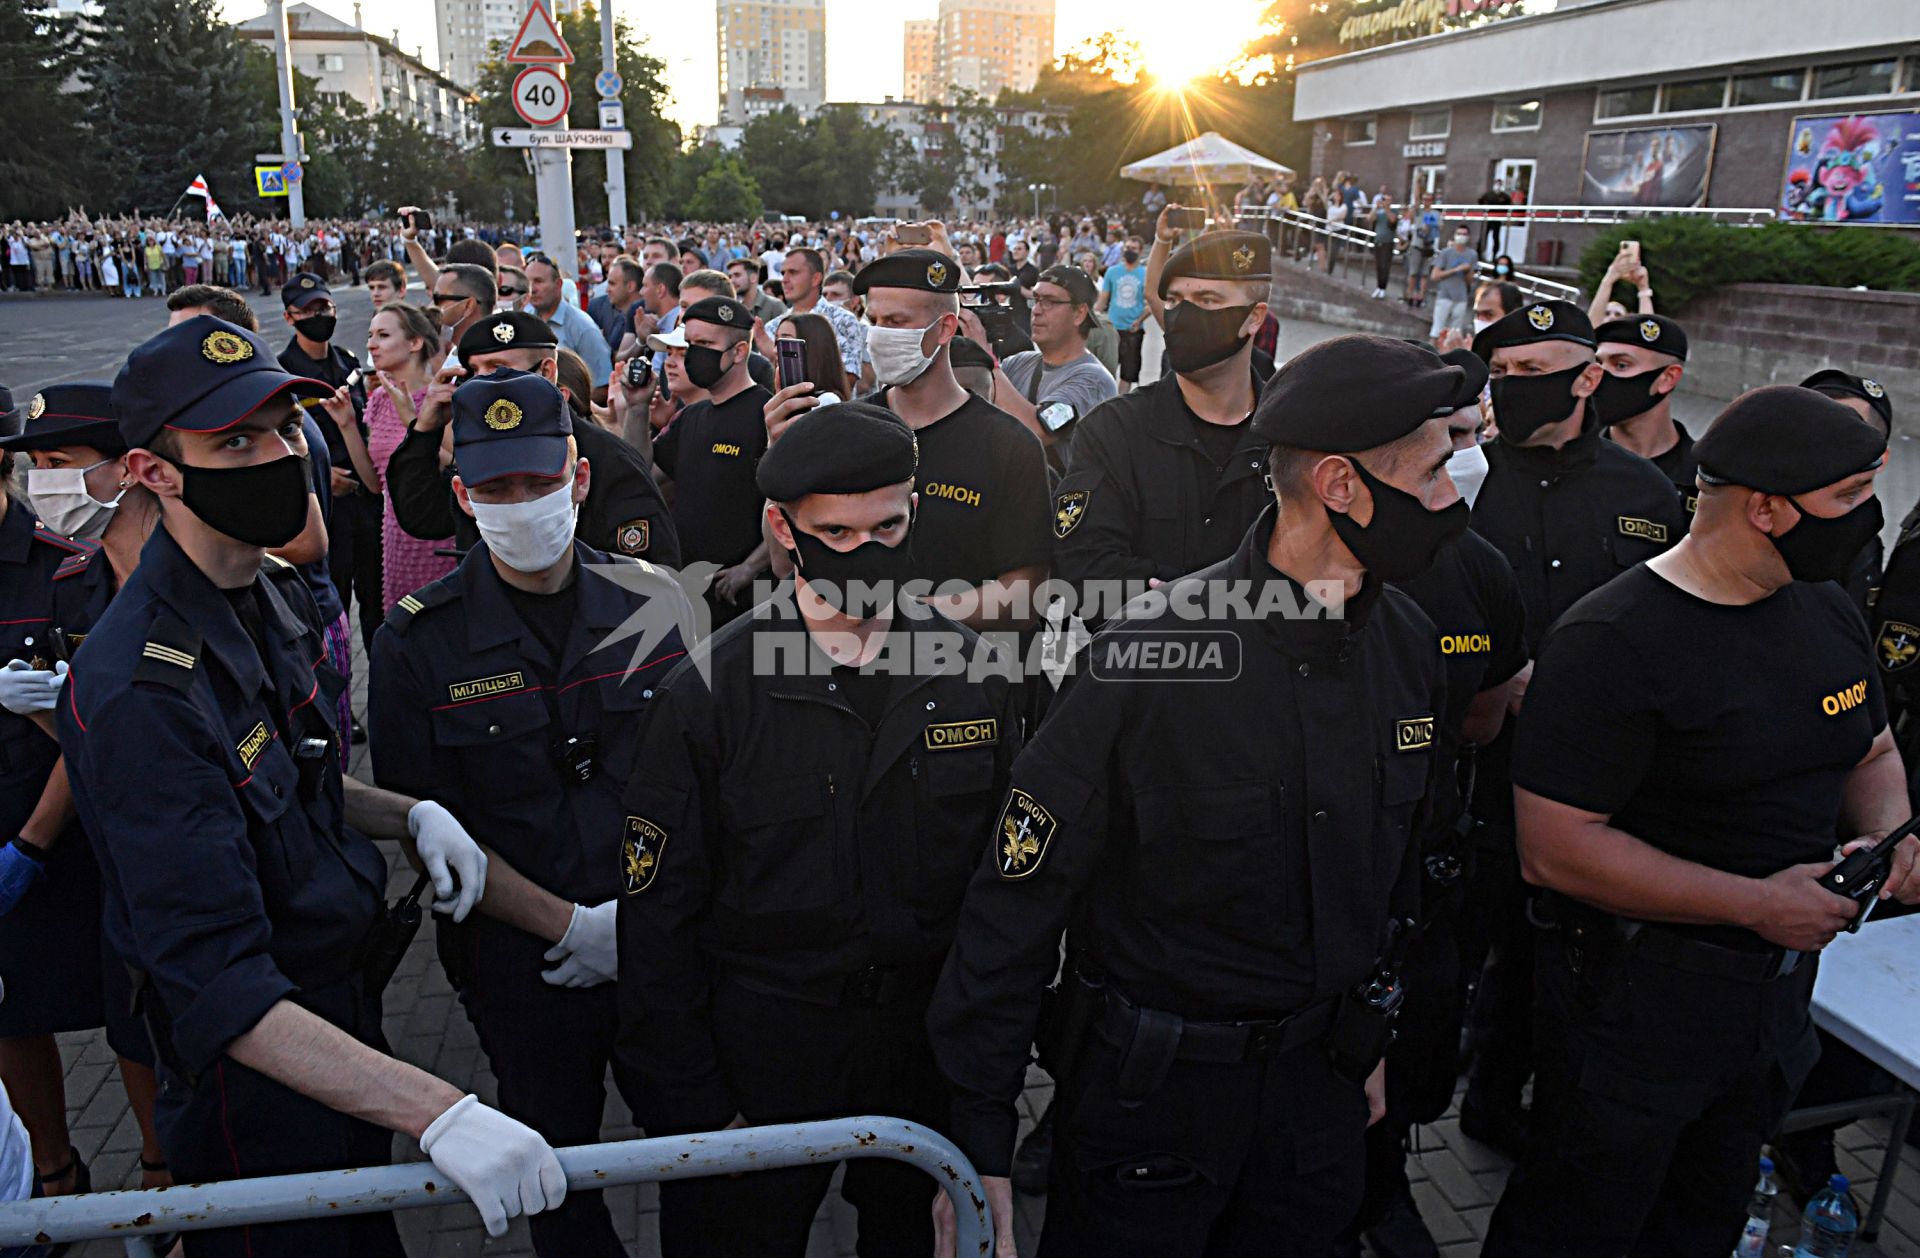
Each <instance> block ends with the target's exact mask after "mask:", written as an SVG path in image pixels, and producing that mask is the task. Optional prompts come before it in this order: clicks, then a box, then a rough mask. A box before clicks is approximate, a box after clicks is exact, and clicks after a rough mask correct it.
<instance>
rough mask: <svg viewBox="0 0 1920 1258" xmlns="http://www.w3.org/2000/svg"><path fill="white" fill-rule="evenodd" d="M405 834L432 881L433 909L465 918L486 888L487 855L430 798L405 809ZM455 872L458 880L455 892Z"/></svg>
mask: <svg viewBox="0 0 1920 1258" xmlns="http://www.w3.org/2000/svg"><path fill="white" fill-rule="evenodd" d="M407 833H408V834H411V835H412V836H413V845H414V847H415V849H416V850H418V851H419V853H420V863H421V864H422V865H424V866H426V870H427V877H428V878H429V879H431V880H432V882H433V911H434V912H436V913H451V914H453V920H454V921H456V922H463V921H465V920H466V919H467V914H468V913H470V912H472V911H473V906H474V905H476V904H478V903H480V897H481V895H482V894H484V893H485V891H486V889H487V854H486V853H485V852H483V851H481V850H480V845H479V844H478V843H475V842H474V841H473V836H472V835H470V834H468V833H467V830H466V827H465V826H463V825H461V824H460V823H459V822H458V821H456V820H455V819H454V816H453V814H452V813H450V812H448V811H447V810H446V809H445V808H442V807H441V806H440V805H439V804H436V803H434V802H433V801H432V800H430V799H423V800H421V801H420V802H419V803H417V804H415V805H414V806H413V807H412V808H409V809H408V810H407ZM455 875H458V876H459V879H460V886H459V889H458V892H457V893H456V891H455V888H454V877H455Z"/></svg>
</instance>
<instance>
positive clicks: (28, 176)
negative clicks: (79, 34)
mask: <svg viewBox="0 0 1920 1258" xmlns="http://www.w3.org/2000/svg"><path fill="white" fill-rule="evenodd" d="M74 35H75V31H74V30H73V26H72V22H71V19H58V18H55V17H53V16H51V15H50V14H47V13H39V12H34V11H31V10H29V9H28V8H27V7H26V6H25V5H23V4H20V3H10V4H0V83H5V84H6V85H7V107H6V108H5V109H3V110H0V219H15V218H25V219H36V218H51V217H54V216H56V215H59V216H64V215H65V213H66V211H67V208H68V207H69V206H77V205H79V204H81V203H82V202H84V201H85V200H86V199H87V196H86V192H87V189H86V179H85V176H86V171H85V170H84V168H83V167H82V165H81V163H80V160H79V159H80V155H81V154H83V153H84V152H86V145H85V144H84V143H82V141H81V132H80V128H79V126H78V121H77V119H76V117H75V114H74V110H73V107H72V103H71V101H70V100H68V99H63V98H62V97H61V95H60V84H61V82H62V81H63V80H65V78H66V77H67V75H68V74H69V73H70V72H71V71H72V68H73V63H74ZM49 157H52V158H53V159H54V160H48V159H49Z"/></svg>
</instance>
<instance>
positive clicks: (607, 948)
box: [368, 368, 690, 1258]
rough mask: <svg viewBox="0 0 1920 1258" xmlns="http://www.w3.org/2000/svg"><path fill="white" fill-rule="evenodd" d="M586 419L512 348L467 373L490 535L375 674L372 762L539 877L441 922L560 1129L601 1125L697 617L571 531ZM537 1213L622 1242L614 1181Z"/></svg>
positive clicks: (389, 630) (505, 1082)
mask: <svg viewBox="0 0 1920 1258" xmlns="http://www.w3.org/2000/svg"><path fill="white" fill-rule="evenodd" d="M575 430H576V426H575V425H574V424H573V423H572V422H571V419H570V417H569V414H568V407H567V403H566V400H565V398H564V397H563V396H562V395H561V393H560V391H559V390H558V389H556V388H555V387H554V386H553V385H551V384H549V383H547V381H546V380H544V379H543V378H541V377H540V376H537V375H532V374H529V373H527V372H522V371H514V370H512V369H511V368H502V369H500V370H498V371H495V372H492V373H490V374H488V375H483V376H476V377H474V378H473V379H471V380H469V381H467V382H466V383H465V384H463V385H462V386H461V387H460V389H459V390H458V391H457V392H456V393H455V394H454V397H453V449H454V457H455V458H456V459H457V460H458V462H459V465H460V475H459V476H458V477H456V478H455V480H454V488H455V492H456V493H457V494H458V495H459V498H460V506H461V510H462V511H463V512H464V513H466V514H468V515H471V516H472V517H473V518H474V520H475V521H476V522H477V524H478V526H479V529H480V537H481V541H480V544H479V545H476V546H475V547H474V548H473V549H471V550H469V551H468V552H467V555H466V558H465V559H464V560H462V561H461V564H460V567H459V568H457V569H456V570H455V571H454V572H453V573H452V574H451V575H449V576H447V577H445V578H443V579H441V580H439V581H436V582H434V583H432V584H431V585H428V586H426V587H425V588H424V589H421V590H418V591H416V592H415V593H413V594H410V595H408V596H407V597H406V598H404V599H402V600H400V603H399V605H398V606H396V607H395V608H394V609H393V611H392V613H390V614H389V615H388V617H387V622H386V627H385V628H384V629H383V630H382V631H381V633H380V634H379V635H378V637H376V638H375V640H374V654H373V676H372V682H371V684H370V686H369V689H368V704H369V714H368V721H369V726H370V730H369V732H370V733H371V735H372V740H371V741H372V750H373V768H374V776H375V780H376V781H378V782H379V783H380V785H382V786H385V787H389V788H391V789H393V790H397V791H403V792H406V793H408V794H414V795H424V794H429V793H431V794H433V795H435V796H436V798H437V799H438V800H439V801H440V802H441V803H443V804H445V805H446V806H447V807H448V808H449V809H450V810H451V811H452V812H453V814H454V816H455V817H457V818H459V819H461V821H462V822H463V824H464V825H465V826H466V827H467V829H468V830H469V831H470V832H471V833H472V834H473V835H474V836H475V838H477V839H478V840H479V841H480V842H481V843H483V844H485V845H486V847H487V848H488V850H489V853H490V854H496V855H497V856H498V857H499V858H502V859H504V860H505V861H507V862H508V863H509V864H511V865H512V866H513V868H515V869H516V870H518V871H519V872H520V873H521V874H522V875H524V876H525V877H526V878H528V879H530V880H531V882H532V884H533V885H532V888H531V889H530V892H529V894H528V895H527V896H526V897H525V901H526V903H527V905H528V906H529V907H526V908H520V907H516V906H513V905H501V904H497V903H495V902H494V901H495V896H493V895H490V896H489V899H488V901H486V902H483V903H482V905H481V913H482V916H480V917H478V918H475V919H473V920H470V921H468V922H467V923H465V924H464V925H461V926H458V927H442V928H441V930H440V932H439V934H438V942H439V946H440V951H441V956H442V958H443V961H444V963H445V965H446V968H447V972H448V975H449V977H450V978H452V979H453V980H454V981H455V984H456V986H457V987H458V989H459V991H460V998H461V1001H462V1003H463V1004H464V1005H465V1006H466V1009H467V1013H468V1016H469V1017H471V1018H472V1020H473V1023H474V1027H475V1029H476V1030H477V1031H479V1033H480V1042H481V1044H482V1045H483V1046H485V1048H486V1050H487V1057H488V1060H489V1061H490V1062H491V1063H492V1065H493V1073H494V1075H495V1077H496V1078H497V1079H499V1081H500V1106H501V1109H503V1110H504V1111H505V1112H506V1113H508V1114H511V1115H513V1116H514V1117H516V1118H519V1119H521V1120H522V1121H524V1122H526V1123H528V1124H530V1125H531V1126H532V1127H533V1128H534V1129H535V1130H537V1131H539V1132H540V1134H541V1135H543V1136H545V1137H546V1138H547V1140H548V1141H550V1142H551V1143H553V1144H556V1145H574V1144H590V1143H592V1142H593V1141H594V1140H596V1139H598V1137H599V1131H600V1113H601V1110H602V1109H603V1108H604V1106H605V1099H606V1098H605V1095H604V1092H605V1080H606V1074H607V1061H608V1057H609V1054H610V1053H611V1051H612V1047H613V1038H614V1031H615V1010H614V998H613V988H612V986H611V980H612V979H613V977H614V949H613V942H614V914H615V913H616V911H617V910H618V908H619V901H618V899H617V897H618V895H619V892H620V887H621V881H622V876H621V871H620V838H621V834H622V829H623V824H624V817H625V813H624V811H623V810H622V808H621V805H620V795H621V792H622V790H623V789H624V788H625V786H626V780H627V773H628V771H629V769H630V767H631V765H632V762H633V752H634V745H635V742H636V741H637V739H638V737H639V729H640V723H641V717H642V715H643V714H644V712H645V710H646V703H647V697H648V696H649V695H650V694H652V693H653V687H654V686H655V685H657V684H658V683H659V681H660V679H661V678H662V677H663V676H664V675H665V670H666V664H667V661H669V660H673V659H677V658H679V657H680V656H681V655H682V654H684V648H683V646H682V643H681V638H680V634H679V630H678V629H677V628H676V625H678V624H682V623H690V613H689V610H688V609H685V608H684V596H682V595H681V594H680V592H679V587H678V586H676V585H674V583H673V581H672V580H671V579H670V578H668V577H666V576H665V575H664V574H659V575H658V576H657V577H654V579H653V580H651V581H649V582H648V584H649V586H650V588H652V589H653V590H654V591H655V594H654V595H653V596H651V597H650V596H648V595H646V594H636V593H633V592H631V591H629V590H628V589H626V588H623V586H622V585H621V584H619V583H617V582H615V581H613V580H611V579H609V578H608V577H607V576H606V575H604V574H603V573H601V572H598V571H595V570H594V566H595V565H608V564H612V563H614V562H615V561H614V560H613V559H612V558H610V557H608V556H607V555H606V554H604V553H602V552H600V551H597V550H595V549H593V548H592V547H590V546H587V545H584V544H582V543H580V542H578V541H576V540H575V538H574V527H573V526H574V520H575V517H576V515H577V513H578V510H579V507H580V503H581V502H583V501H584V500H585V498H586V495H587V487H588V482H589V480H590V478H591V475H592V468H591V466H590V464H589V461H588V460H587V459H585V458H584V457H582V456H581V455H580V454H579V447H578V446H577V445H576V444H575V443H574V440H573V435H574V432H575ZM632 567H633V569H634V574H635V575H636V576H637V577H653V575H654V574H652V573H650V572H648V571H646V570H644V569H643V568H642V566H641V564H639V563H637V562H633V563H632ZM676 603H678V604H680V606H678V607H676ZM636 614H648V615H655V616H658V617H660V618H661V619H660V621H659V625H658V632H657V633H654V634H651V635H649V637H650V639H651V644H650V645H649V646H648V647H647V649H646V653H645V654H644V656H643V657H642V658H641V659H639V660H638V661H633V660H631V659H630V656H631V655H632V650H633V646H632V643H630V642H628V641H626V640H625V639H623V638H617V637H615V634H614V631H615V630H617V629H619V628H620V627H621V626H622V625H624V624H626V623H627V621H628V619H629V618H630V617H632V616H634V615H636ZM630 664H631V665H632V667H631V668H629V665H630ZM556 819H559V824H556ZM489 868H490V869H497V862H495V863H493V864H490V866H489ZM499 885H500V884H499V882H498V880H497V877H496V879H495V880H494V881H493V883H492V889H493V890H495V891H497V889H498V888H499ZM550 945H555V946H553V947H552V949H551V951H550V952H549V946H550ZM553 962H558V963H559V964H558V965H552V964H551V963H553ZM532 1229H533V1239H534V1247H535V1248H536V1249H537V1250H538V1251H539V1252H540V1253H542V1254H546V1255H580V1256H582V1258H584V1256H586V1255H594V1254H604V1255H620V1254H623V1253H624V1252H625V1251H624V1250H622V1249H621V1247H620V1241H619V1238H618V1237H617V1236H616V1235H615V1234H614V1230H613V1223H612V1220H611V1219H610V1218H609V1217H608V1214H607V1209H606V1207H605V1205H603V1204H602V1203H601V1200H600V1197H599V1194H597V1193H591V1194H589V1193H575V1194H573V1195H572V1196H571V1197H569V1198H568V1200H567V1203H566V1204H565V1205H564V1206H562V1207H561V1208H560V1209H558V1210H555V1211H550V1212H548V1213H546V1214H541V1215H538V1216H536V1217H535V1218H534V1219H533V1221H532Z"/></svg>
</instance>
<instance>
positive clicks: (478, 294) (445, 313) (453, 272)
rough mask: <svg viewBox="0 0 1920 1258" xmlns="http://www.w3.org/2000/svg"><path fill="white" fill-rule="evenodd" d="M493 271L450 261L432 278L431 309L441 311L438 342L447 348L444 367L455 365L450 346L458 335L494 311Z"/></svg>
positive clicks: (455, 361) (456, 364)
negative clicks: (445, 365)
mask: <svg viewBox="0 0 1920 1258" xmlns="http://www.w3.org/2000/svg"><path fill="white" fill-rule="evenodd" d="M498 293H499V290H498V288H497V287H496V286H495V284H494V279H493V274H492V273H491V272H490V271H488V270H487V269H486V268H485V267H483V266H475V265H474V264H473V263H471V262H449V263H448V264H447V265H445V266H443V267H441V268H440V273H439V274H438V275H436V276H434V277H433V308H434V309H435V310H438V311H439V312H440V343H441V344H442V345H444V346H446V347H447V366H449V367H458V366H459V365H460V359H459V356H458V355H457V354H456V353H454V352H453V347H454V346H456V345H458V344H459V343H460V334H461V333H462V332H465V331H466V330H467V329H468V328H470V327H472V326H473V325H474V324H476V323H478V322H480V320H482V319H484V318H486V317H487V316H488V315H490V314H492V313H493V306H494V303H495V302H496V301H498V300H499V296H498Z"/></svg>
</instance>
